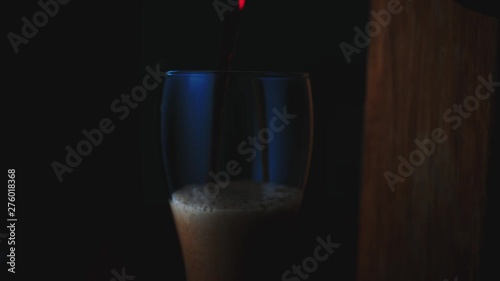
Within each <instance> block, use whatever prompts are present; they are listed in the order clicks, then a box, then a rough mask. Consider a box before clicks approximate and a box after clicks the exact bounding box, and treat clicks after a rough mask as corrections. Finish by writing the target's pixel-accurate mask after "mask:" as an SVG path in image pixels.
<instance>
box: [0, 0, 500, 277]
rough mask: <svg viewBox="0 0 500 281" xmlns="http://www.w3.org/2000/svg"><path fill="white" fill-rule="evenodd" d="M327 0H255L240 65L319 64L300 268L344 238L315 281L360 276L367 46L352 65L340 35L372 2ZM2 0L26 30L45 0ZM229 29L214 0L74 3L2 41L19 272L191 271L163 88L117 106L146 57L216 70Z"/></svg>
mask: <svg viewBox="0 0 500 281" xmlns="http://www.w3.org/2000/svg"><path fill="white" fill-rule="evenodd" d="M269 2H272V3H269ZM325 3H326V2H325V1H319V0H310V1H286V0H276V1H264V0H247V3H246V7H245V14H244V15H243V17H242V22H241V33H240V39H239V45H238V49H237V54H238V55H237V57H236V59H235V60H236V61H235V66H234V68H235V69H238V70H276V71H305V72H310V74H311V80H312V90H313V101H314V106H315V143H314V152H313V161H312V170H311V174H310V180H309V183H308V186H307V188H306V193H305V199H304V203H303V208H302V210H301V218H300V223H301V229H302V231H301V233H300V234H299V235H300V237H301V243H300V244H298V245H291V246H292V247H295V248H296V253H297V260H296V261H297V264H299V263H301V262H302V259H303V258H305V257H307V256H310V255H311V253H312V250H313V249H314V247H315V246H316V241H315V240H316V237H318V236H321V237H326V236H327V235H328V234H331V235H332V240H334V241H335V242H338V243H341V244H342V245H341V247H340V248H339V249H338V250H337V251H336V252H335V253H334V254H333V255H332V256H331V257H330V258H329V259H328V260H327V261H325V262H322V263H320V265H319V267H318V270H317V271H316V272H315V273H313V274H312V275H311V277H310V278H309V279H308V280H332V279H339V280H353V279H354V277H355V258H356V256H355V254H356V239H357V236H356V235H357V234H356V233H357V209H358V191H359V184H360V176H359V174H360V173H359V171H360V160H361V139H362V118H363V116H362V114H363V98H364V92H365V72H366V49H363V50H362V53H361V54H354V55H353V56H352V57H351V58H352V60H353V61H352V62H351V63H350V64H349V63H347V62H346V60H345V58H344V56H343V54H342V52H341V50H340V48H339V43H340V42H342V41H345V42H346V43H348V44H353V37H354V34H355V33H354V31H353V27H355V26H359V27H363V26H364V25H365V24H366V22H367V20H368V12H369V4H368V1H340V2H335V5H334V6H335V9H330V8H329V7H330V5H328V6H327V5H326V4H325ZM4 5H7V7H4V8H3V9H2V18H3V19H5V20H4V23H3V24H2V28H4V29H5V30H3V34H7V33H8V32H14V33H16V34H20V32H21V27H22V24H23V23H22V22H21V18H22V17H23V16H26V17H27V18H29V19H31V18H32V16H33V14H34V13H35V12H36V11H38V10H40V7H39V6H38V4H37V2H36V1H9V2H6V3H4ZM221 31H222V23H221V21H220V20H219V18H218V16H217V13H216V12H215V10H214V7H213V5H212V1H211V0H191V1H153V0H142V1H115V0H112V1H105V2H89V1H76V0H73V1H70V2H69V3H68V4H66V5H60V10H59V12H58V14H57V15H56V16H55V17H54V18H51V19H49V22H48V24H47V25H46V26H44V27H42V28H40V29H39V32H38V34H37V35H36V36H35V37H34V38H33V39H30V40H29V43H28V44H22V45H20V47H19V48H20V51H19V53H18V54H15V53H14V51H13V49H12V47H11V46H10V43H9V41H8V39H7V38H6V37H4V40H3V41H2V46H3V47H4V54H5V57H6V59H5V60H3V61H4V62H5V63H4V65H3V66H4V69H5V71H4V72H3V79H4V81H5V83H6V84H7V87H4V90H3V101H2V103H3V105H4V106H3V108H6V109H7V110H6V111H5V113H4V114H5V115H6V116H5V117H4V120H5V122H4V124H5V125H4V128H5V130H4V134H3V139H4V151H5V152H6V154H7V157H6V158H4V159H5V161H4V171H5V170H6V169H7V168H15V169H16V215H17V218H18V222H17V224H16V271H17V272H18V273H17V274H16V277H17V280H29V279H26V276H28V275H30V276H32V275H35V276H38V278H40V279H50V280H67V279H71V280H104V281H108V280H110V279H111V278H112V277H113V276H112V274H111V270H112V269H116V270H117V271H118V272H120V271H121V268H122V267H125V268H126V272H127V273H128V274H130V275H135V276H136V279H135V280H160V279H163V280H183V278H184V277H183V274H184V272H183V265H182V259H181V255H180V249H179V245H178V240H177V236H176V233H175V229H174V226H173V221H172V218H171V214H170V210H169V207H168V204H167V195H166V189H165V188H164V183H163V177H162V174H161V169H160V162H159V161H160V156H159V154H158V153H159V150H158V147H157V146H156V144H157V139H156V138H157V131H156V130H157V129H156V123H155V122H157V108H156V105H157V102H158V99H159V93H160V92H161V90H160V89H158V90H157V91H153V92H151V93H150V94H149V96H148V98H147V99H146V100H145V101H143V102H141V103H140V104H139V107H138V108H137V109H135V110H132V111H131V114H130V116H129V117H128V118H126V119H125V120H123V121H121V120H119V119H118V118H117V115H116V114H115V113H113V112H111V110H110V104H111V103H112V101H113V100H115V99H117V98H119V96H120V94H122V93H125V94H128V93H130V90H131V89H132V87H134V86H136V85H139V84H140V83H141V78H142V76H143V75H144V67H145V66H146V65H155V64H156V63H158V62H159V63H160V64H161V68H162V70H165V71H166V70H171V69H214V68H215V67H216V66H217V59H218V50H219V44H220V39H221ZM105 117H107V118H111V119H112V120H113V124H114V125H116V129H115V130H114V131H113V132H112V133H110V134H108V135H105V136H104V140H103V142H102V143H101V144H100V145H99V146H97V147H94V149H93V152H92V153H91V154H90V155H89V156H87V157H84V158H83V161H82V163H81V164H80V165H79V166H78V167H76V168H75V169H74V171H73V172H71V173H69V174H65V175H64V180H63V182H62V183H59V181H58V180H57V177H56V175H55V173H54V171H53V170H52V167H51V163H52V162H53V161H58V162H61V163H64V161H65V160H64V158H65V156H66V151H65V146H66V145H69V146H71V147H73V148H75V147H76V144H77V143H78V142H79V141H81V140H83V139H84V136H83V135H82V133H81V130H83V129H87V130H90V129H94V128H97V127H98V123H99V121H100V120H101V119H102V118H105ZM497 139H498V138H497ZM4 155H5V154H4ZM497 163H498V161H497ZM2 198H5V197H3V196H2ZM4 221H5V220H3V221H2V225H3V223H4ZM2 229H4V228H3V227H2ZM0 232H5V231H3V230H2V231H0ZM5 246H6V243H5V241H2V243H1V244H0V247H2V251H5ZM4 253H5V252H2V258H4V257H5V255H4ZM2 263H4V260H2ZM4 266H5V265H4ZM4 266H2V268H4ZM290 266H291V265H290ZM286 269H288V268H283V271H285V270H286ZM4 272H6V268H5V269H2V273H0V274H1V275H0V276H3V274H4ZM9 277H12V276H9ZM280 278H281V276H277V280H280ZM2 280H9V279H4V278H3V277H2Z"/></svg>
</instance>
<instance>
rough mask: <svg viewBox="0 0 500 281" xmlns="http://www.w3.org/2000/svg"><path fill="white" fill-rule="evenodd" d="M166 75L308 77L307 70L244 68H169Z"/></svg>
mask: <svg viewBox="0 0 500 281" xmlns="http://www.w3.org/2000/svg"><path fill="white" fill-rule="evenodd" d="M165 74H166V76H199V75H202V76H203V75H220V74H226V75H237V76H240V75H241V76H254V77H281V78H309V73H307V72H292V71H290V72H288V71H246V70H169V71H167V72H165Z"/></svg>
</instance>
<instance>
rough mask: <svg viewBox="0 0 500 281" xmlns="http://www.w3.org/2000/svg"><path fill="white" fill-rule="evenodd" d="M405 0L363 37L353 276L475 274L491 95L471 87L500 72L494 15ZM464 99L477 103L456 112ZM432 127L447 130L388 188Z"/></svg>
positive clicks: (379, 0) (380, 0)
mask: <svg viewBox="0 0 500 281" xmlns="http://www.w3.org/2000/svg"><path fill="white" fill-rule="evenodd" d="M391 1H392V0H372V9H373V10H374V11H380V10H383V9H384V10H385V9H387V5H388V2H391ZM401 5H402V6H403V10H402V12H401V13H399V14H393V15H392V17H391V21H390V23H389V24H388V25H387V26H386V27H383V28H381V32H380V34H378V36H376V37H373V38H372V41H371V43H370V46H369V48H370V49H369V55H368V56H369V59H368V75H367V79H368V81H367V100H366V108H365V129H364V132H365V136H364V151H363V155H364V156H363V165H364V167H363V186H362V192H361V210H360V220H359V227H360V228H359V229H360V233H359V245H358V247H359V249H358V276H357V279H358V280H360V281H366V280H371V281H374V280H375V281H376V280H381V281H382V280H383V281H388V280H391V281H392V280H422V281H424V280H425V281H443V280H445V278H446V279H448V280H454V278H455V277H458V280H460V281H462V280H474V281H476V280H477V272H478V265H479V262H480V261H479V247H480V242H481V222H482V219H483V217H484V202H485V188H486V187H485V184H486V182H485V180H486V171H487V167H488V155H489V154H488V149H489V148H488V147H489V137H490V126H491V120H492V118H493V117H492V116H493V106H492V105H493V95H490V97H488V98H486V99H484V100H479V99H477V98H474V95H475V91H476V88H477V87H478V85H481V82H480V81H479V80H478V76H480V75H481V76H482V77H484V78H485V79H486V80H487V78H488V76H489V75H490V74H491V73H493V80H494V81H498V79H497V78H496V76H495V73H494V70H495V69H494V68H495V61H496V60H495V59H496V57H495V56H496V52H497V49H498V46H497V45H496V44H497V42H496V35H497V33H496V32H497V30H496V29H497V25H498V23H497V20H496V19H495V18H492V17H489V16H485V15H482V14H479V13H477V12H474V11H471V10H468V9H467V8H464V7H463V6H461V5H459V4H457V3H455V2H453V1H448V0H445V1H430V0H425V1H424V0H422V1H415V0H413V1H401ZM497 92H498V91H497ZM479 93H481V94H485V95H486V93H487V89H486V87H485V86H481V88H480V90H479ZM468 96H472V97H468ZM464 99H466V100H467V101H468V102H470V105H473V102H474V101H478V103H479V105H478V107H477V109H475V110H474V108H473V107H470V106H469V109H471V111H470V112H469V111H468V109H466V108H465V107H464V108H463V111H464V113H465V114H464V116H467V118H464V117H456V116H460V115H459V114H460V113H456V112H454V104H457V105H460V104H463V103H464ZM447 110H451V113H450V115H449V116H448V117H443V115H444V114H445V113H447ZM467 114H470V115H467ZM450 118H452V119H450ZM458 119H460V120H461V124H458V122H459V121H457V120H458ZM436 128H437V129H436ZM435 129H436V130H439V129H442V130H443V131H444V134H445V135H446V137H447V139H446V140H445V141H444V142H442V143H439V144H438V143H435V151H434V152H432V153H429V156H426V155H424V159H423V161H422V162H423V163H422V164H421V165H420V166H417V165H416V167H415V169H414V172H413V173H412V174H411V175H406V177H404V176H403V177H401V178H400V180H401V179H404V181H403V182H397V183H395V185H394V190H393V191H392V190H391V188H390V187H389V184H388V182H387V180H386V177H385V176H384V174H385V173H386V172H387V171H388V172H391V173H393V174H394V175H398V174H399V173H398V165H400V162H401V161H400V160H399V159H398V156H400V155H401V157H400V158H404V159H406V160H407V161H409V156H410V153H411V152H412V151H414V150H415V149H418V146H417V145H416V144H415V139H419V140H424V139H427V138H429V139H432V132H433V130H435ZM428 146H429V148H430V146H431V145H428ZM414 154H415V153H414ZM417 154H418V152H417ZM414 160H418V157H416V156H415V158H414ZM414 163H418V161H414ZM386 175H387V174H386Z"/></svg>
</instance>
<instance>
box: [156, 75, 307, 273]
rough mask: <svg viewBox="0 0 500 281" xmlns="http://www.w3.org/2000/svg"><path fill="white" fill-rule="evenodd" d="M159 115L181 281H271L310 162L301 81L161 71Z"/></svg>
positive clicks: (285, 253) (282, 263)
mask: <svg viewBox="0 0 500 281" xmlns="http://www.w3.org/2000/svg"><path fill="white" fill-rule="evenodd" d="M160 111H161V120H160V124H161V128H160V135H161V146H162V156H163V162H164V170H165V176H166V180H167V185H168V190H169V203H170V207H171V209H172V213H173V216H174V220H175V224H176V228H177V233H178V234H179V240H180V243H181V249H182V253H183V258H184V263H185V268H186V275H187V279H188V281H243V280H276V279H278V280H279V279H281V275H282V273H283V271H285V270H286V269H287V268H289V267H290V266H291V265H292V264H291V263H288V262H292V261H287V260H286V257H289V256H290V255H289V253H290V251H291V250H293V249H291V248H293V247H290V245H289V244H288V243H290V241H291V240H290V237H292V236H293V232H294V231H293V221H294V216H295V215H296V213H297V211H298V208H299V206H300V203H301V200H302V194H303V189H304V186H305V183H306V180H307V174H308V169H309V164H310V158H311V150H312V137H313V136H312V132H313V128H312V124H313V120H312V118H313V112H312V98H311V90H310V82H309V77H308V75H307V74H305V73H271V72H217V71H169V72H167V75H166V79H165V85H164V91H163V96H162V101H161V108H160Z"/></svg>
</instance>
